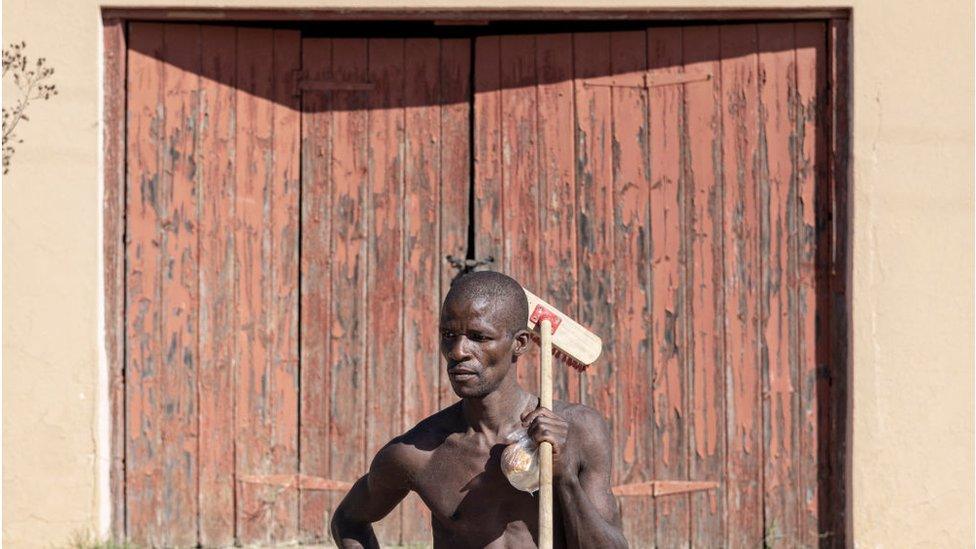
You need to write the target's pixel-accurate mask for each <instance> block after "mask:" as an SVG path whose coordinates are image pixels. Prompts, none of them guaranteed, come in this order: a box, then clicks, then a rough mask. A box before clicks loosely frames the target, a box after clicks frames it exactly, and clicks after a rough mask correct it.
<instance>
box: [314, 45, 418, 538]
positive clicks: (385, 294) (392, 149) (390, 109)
mask: <svg viewBox="0 0 976 549" xmlns="http://www.w3.org/2000/svg"><path fill="white" fill-rule="evenodd" d="M368 49H369V81H370V82H373V83H374V84H375V86H376V87H375V89H373V90H372V91H370V92H369V94H368V107H369V109H370V111H369V120H368V126H367V128H366V132H367V136H368V143H369V161H368V162H369V192H370V198H369V200H370V202H369V204H370V207H369V210H368V211H367V212H366V215H367V219H368V226H369V229H368V232H369V241H368V244H367V247H368V259H367V262H366V264H367V265H368V269H369V272H368V275H367V282H366V284H367V290H366V292H367V293H366V298H367V305H366V320H367V330H368V333H369V334H370V337H368V338H367V341H366V405H367V412H366V456H367V459H371V458H372V456H374V455H376V452H377V451H378V450H379V449H380V448H382V447H383V445H385V444H386V443H387V442H388V441H389V440H390V439H392V438H393V437H394V436H396V435H397V434H399V433H400V432H401V429H400V427H401V412H402V410H401V409H400V408H401V406H400V403H401V399H402V398H403V394H404V393H403V387H402V385H401V382H402V379H401V376H400V375H397V374H399V371H400V368H401V366H402V364H403V348H402V343H403V329H402V322H403V312H402V311H403V299H404V296H403V262H402V251H403V241H402V238H403V227H402V225H401V223H402V217H401V213H402V207H403V204H402V200H403V151H402V150H401V144H402V143H403V139H404V135H403V131H404V119H403V92H404V89H403V85H404V81H403V78H404V73H403V69H404V59H403V55H404V47H403V40H402V39H388V40H383V39H371V40H370V41H369V48H368ZM311 390H314V388H311ZM400 517H401V509H400V508H397V509H394V510H393V512H392V513H390V515H389V516H387V517H386V518H385V519H384V520H382V521H380V522H379V523H377V524H375V525H374V530H375V531H376V536H377V538H378V539H379V541H380V543H381V544H391V543H392V544H397V543H399V542H400Z"/></svg>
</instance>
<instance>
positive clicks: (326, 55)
mask: <svg viewBox="0 0 976 549" xmlns="http://www.w3.org/2000/svg"><path fill="white" fill-rule="evenodd" d="M302 68H303V70H304V71H305V72H306V74H308V76H309V78H315V79H324V78H326V77H328V76H331V74H332V41H331V40H329V39H304V40H302ZM332 100H333V94H323V93H309V94H303V95H302V204H301V208H302V216H301V217H302V219H301V235H302V236H301V239H302V241H301V246H302V251H303V252H302V254H301V273H302V276H301V295H302V300H301V327H300V338H301V357H300V360H301V380H300V382H301V387H302V388H303V390H302V391H301V402H300V406H299V407H300V413H299V438H300V440H301V442H302V445H301V463H300V464H299V472H300V473H302V474H306V475H314V476H320V477H329V475H330V464H331V459H330V458H331V446H330V444H328V443H327V441H329V440H330V439H329V434H330V425H331V417H332V406H331V401H332V391H331V387H332V360H331V347H332V337H331V330H332V281H331V280H332V279H331V277H332V266H333V254H332V215H331V212H332V186H331V184H330V182H331V180H332V113H331V111H330V110H329V106H330V105H331V103H332ZM311 250H320V253H309V251H311ZM309 387H320V388H321V390H318V391H309V390H308V388H309ZM331 501H332V497H331V494H328V493H325V492H302V493H301V494H300V496H299V529H300V532H299V539H300V540H301V541H303V542H307V543H314V542H320V541H322V540H325V539H327V538H328V528H329V526H328V525H329V518H330V517H331V510H332V507H331Z"/></svg>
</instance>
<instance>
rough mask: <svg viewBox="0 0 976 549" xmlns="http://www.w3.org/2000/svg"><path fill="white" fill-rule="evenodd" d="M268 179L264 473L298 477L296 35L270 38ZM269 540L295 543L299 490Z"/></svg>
mask: <svg viewBox="0 0 976 549" xmlns="http://www.w3.org/2000/svg"><path fill="white" fill-rule="evenodd" d="M273 39H274V74H273V78H274V88H273V92H272V93H273V95H272V99H273V101H274V103H273V108H274V110H273V113H272V116H273V119H274V122H273V124H274V126H273V129H272V131H273V134H272V146H271V162H272V173H271V181H270V196H269V198H268V202H269V204H268V206H267V209H268V213H267V216H268V218H267V221H266V224H265V227H266V229H265V230H266V235H267V236H266V237H265V238H266V239H268V240H269V251H270V257H269V258H268V262H269V264H268V265H267V266H266V267H265V268H266V269H268V271H270V274H271V279H270V281H269V282H270V287H269V288H268V290H267V292H268V295H269V298H270V303H269V308H268V320H267V330H268V338H269V341H270V342H271V355H270V362H269V374H268V378H269V384H270V387H269V392H268V403H267V406H268V408H269V410H270V412H271V415H270V423H271V425H270V427H271V433H270V436H271V440H270V441H269V446H270V454H271V455H270V467H271V471H272V473H273V474H295V473H298V381H299V379H298V267H299V265H298V225H299V213H298V208H299V204H298V200H299V185H301V179H300V174H299V170H300V167H299V156H300V154H299V153H300V151H299V147H300V141H301V120H300V118H299V117H300V114H299V109H300V107H301V105H300V104H299V98H297V97H295V95H294V93H293V92H294V90H293V80H292V78H291V77H292V74H293V73H294V72H295V71H296V70H298V68H299V67H300V62H301V34H300V33H299V32H297V31H289V30H280V29H276V30H275V31H274V37H273ZM273 513H274V514H273V519H272V531H271V532H270V539H271V540H273V541H275V542H290V541H293V540H295V539H297V536H298V490H297V488H295V487H288V488H285V489H284V490H281V491H280V492H279V493H277V494H276V498H275V500H274V511H273Z"/></svg>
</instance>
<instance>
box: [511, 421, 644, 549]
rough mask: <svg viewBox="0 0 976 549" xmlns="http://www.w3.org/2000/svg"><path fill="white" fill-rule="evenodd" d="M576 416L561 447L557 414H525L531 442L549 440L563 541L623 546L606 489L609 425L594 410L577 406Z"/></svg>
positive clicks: (562, 430) (562, 425)
mask: <svg viewBox="0 0 976 549" xmlns="http://www.w3.org/2000/svg"><path fill="white" fill-rule="evenodd" d="M578 415H579V417H578V418H577V419H576V421H575V422H574V423H575V425H574V428H573V430H574V432H573V439H574V440H573V441H572V442H573V444H574V446H576V448H573V449H570V448H566V443H567V435H568V431H569V425H568V423H566V421H565V420H564V419H563V418H561V417H559V416H556V415H555V414H554V413H553V412H550V411H549V410H546V409H544V408H537V409H536V410H534V411H532V412H531V413H530V414H529V415H528V417H527V418H526V420H527V421H526V423H528V424H529V435H530V436H532V438H533V439H534V440H535V441H536V442H537V443H538V442H542V441H544V440H546V441H549V442H550V443H552V444H553V450H554V452H553V453H554V456H553V458H554V459H553V462H554V463H553V495H554V496H555V497H554V499H555V501H556V502H558V505H559V508H560V511H561V513H560V514H561V516H562V521H563V530H564V532H565V536H566V543H567V545H568V546H569V547H574V548H582V547H627V540H626V539H625V538H624V534H623V526H622V524H621V520H620V509H619V508H618V506H617V500H616V499H615V498H614V496H613V493H611V491H610V468H611V463H612V447H611V441H610V429H609V428H608V426H607V422H606V421H604V419H603V418H602V417H601V416H600V415H599V413H597V412H596V411H595V410H592V409H589V408H581V409H580V410H579V412H578Z"/></svg>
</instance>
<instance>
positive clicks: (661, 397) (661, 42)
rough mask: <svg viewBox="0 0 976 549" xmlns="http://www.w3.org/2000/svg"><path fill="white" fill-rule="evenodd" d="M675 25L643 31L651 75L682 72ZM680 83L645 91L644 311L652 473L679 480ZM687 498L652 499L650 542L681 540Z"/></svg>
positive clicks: (683, 407)
mask: <svg viewBox="0 0 976 549" xmlns="http://www.w3.org/2000/svg"><path fill="white" fill-rule="evenodd" d="M681 35H682V29H681V28H667V29H665V28H661V29H650V30H649V31H648V35H647V60H648V69H649V73H650V75H651V76H664V75H668V74H676V73H679V72H681V70H682V40H681ZM683 104H684V89H683V86H660V87H655V88H651V89H650V105H651V108H650V133H651V137H650V143H651V180H650V187H651V231H650V232H651V250H652V254H651V273H652V276H651V291H652V296H653V301H652V303H653V307H652V310H651V322H652V324H651V326H652V347H651V349H652V351H651V352H652V358H653V362H654V378H653V379H654V382H653V395H652V399H653V405H654V423H655V442H656V443H657V444H655V446H654V477H655V478H659V479H669V480H670V479H682V478H686V477H687V474H688V456H687V452H688V448H687V443H686V432H687V429H686V422H687V420H688V414H687V393H688V388H687V379H686V376H685V372H684V371H683V368H682V365H683V364H684V363H685V355H686V354H687V347H686V344H687V336H686V332H687V322H686V320H685V315H686V314H687V311H686V308H687V305H686V303H685V299H686V295H685V292H684V290H685V282H684V281H685V276H686V274H685V266H686V264H687V255H688V251H687V248H686V244H685V242H684V236H685V235H684V232H683V231H684V230H685V229H684V227H686V223H687V219H686V217H687V212H686V211H685V200H686V195H687V193H686V188H687V185H688V182H687V181H686V180H685V176H684V173H683V171H682V162H684V161H686V154H685V152H684V151H683V150H682V145H683V143H682V140H681V138H682V134H683V127H684V121H683ZM688 503H689V497H688V496H675V497H672V498H668V499H667V500H666V501H660V502H658V504H657V509H656V511H657V512H656V522H655V535H656V540H657V544H658V545H660V546H665V547H674V546H678V545H687V544H688V542H689V539H688V536H689V534H690V519H689V507H688Z"/></svg>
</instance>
